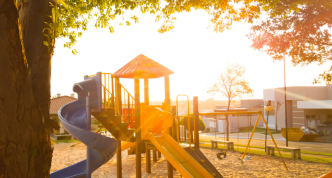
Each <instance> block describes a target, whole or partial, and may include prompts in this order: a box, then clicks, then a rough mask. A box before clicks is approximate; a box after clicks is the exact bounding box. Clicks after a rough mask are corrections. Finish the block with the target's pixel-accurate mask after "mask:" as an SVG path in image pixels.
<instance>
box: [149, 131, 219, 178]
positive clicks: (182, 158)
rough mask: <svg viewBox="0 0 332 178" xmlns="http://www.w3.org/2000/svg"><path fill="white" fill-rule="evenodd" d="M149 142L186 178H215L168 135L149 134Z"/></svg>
mask: <svg viewBox="0 0 332 178" xmlns="http://www.w3.org/2000/svg"><path fill="white" fill-rule="evenodd" d="M148 137H149V140H150V141H151V142H152V144H153V145H154V146H155V147H156V148H157V149H158V150H159V151H160V152H161V153H162V154H163V155H164V156H165V158H166V159H167V160H168V161H169V162H170V163H171V164H172V166H173V167H174V168H175V169H176V170H177V171H179V172H180V174H181V175H182V176H184V177H185V178H193V177H195V178H213V176H212V175H211V174H210V173H209V172H208V171H207V170H206V169H204V168H203V167H202V166H201V165H200V164H199V163H198V162H196V160H195V159H194V158H192V157H191V156H190V155H189V154H188V153H187V152H186V151H185V150H184V149H183V148H182V147H181V146H180V145H178V143H177V142H176V141H175V140H174V139H173V138H172V137H171V136H169V135H168V134H167V133H165V132H161V134H158V135H153V134H152V133H149V136H148Z"/></svg>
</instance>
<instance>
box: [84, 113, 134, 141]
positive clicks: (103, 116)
mask: <svg viewBox="0 0 332 178" xmlns="http://www.w3.org/2000/svg"><path fill="white" fill-rule="evenodd" d="M91 114H92V115H93V116H94V117H95V118H96V119H97V120H98V121H99V122H100V123H101V124H102V125H103V126H104V127H105V128H106V129H107V130H108V131H109V132H111V133H112V135H113V136H114V137H115V138H116V139H117V140H121V141H127V142H135V137H134V132H135V131H134V130H133V129H128V124H127V123H122V122H121V116H118V115H116V114H115V110H114V109H113V108H110V109H107V110H106V111H105V110H103V109H102V111H101V112H92V113H91Z"/></svg>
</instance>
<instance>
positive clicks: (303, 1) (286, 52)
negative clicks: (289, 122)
mask: <svg viewBox="0 0 332 178" xmlns="http://www.w3.org/2000/svg"><path fill="white" fill-rule="evenodd" d="M257 8H259V9H260V10H261V11H262V13H261V17H262V18H261V19H259V20H256V22H257V23H255V24H254V25H252V27H251V32H250V33H249V34H248V37H249V39H251V41H252V47H253V48H254V49H257V50H262V51H265V52H266V53H267V54H269V55H270V56H271V57H272V58H273V59H274V60H281V59H283V57H284V56H290V57H291V58H292V63H293V65H307V64H310V63H317V64H319V65H321V64H323V63H324V62H326V61H329V60H331V54H332V41H331V27H332V3H331V1H329V0H291V1H290V0H279V1H260V3H258V4H257ZM264 16H266V18H264ZM331 71H332V70H331V69H330V70H329V71H327V72H325V73H323V74H321V75H320V76H319V77H318V79H315V81H314V83H317V82H318V81H322V80H324V81H327V82H331V80H329V78H330V75H331V74H330V72H331Z"/></svg>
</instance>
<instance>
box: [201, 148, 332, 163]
mask: <svg viewBox="0 0 332 178" xmlns="http://www.w3.org/2000/svg"><path fill="white" fill-rule="evenodd" d="M200 146H201V147H207V148H210V147H211V145H210V144H200ZM263 148H264V147H263ZM218 149H226V147H224V146H219V145H218ZM234 151H237V152H240V153H244V151H245V148H234ZM280 151H281V150H280ZM287 151H288V152H289V150H287ZM247 153H248V150H247ZM301 153H302V151H301ZM311 153H315V152H311ZM250 154H257V155H266V153H265V151H261V150H250ZM281 155H282V157H283V158H292V155H291V154H289V153H281ZM319 155H330V154H329V153H326V154H325V153H322V154H319ZM271 156H278V157H279V154H278V152H275V155H271ZM301 160H305V161H312V162H319V163H329V164H331V163H332V159H331V158H317V157H314V156H307V155H301Z"/></svg>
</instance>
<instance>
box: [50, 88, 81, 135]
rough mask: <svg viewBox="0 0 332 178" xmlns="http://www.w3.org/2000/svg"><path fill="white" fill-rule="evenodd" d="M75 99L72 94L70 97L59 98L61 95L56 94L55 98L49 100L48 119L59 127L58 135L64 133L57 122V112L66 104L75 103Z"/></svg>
mask: <svg viewBox="0 0 332 178" xmlns="http://www.w3.org/2000/svg"><path fill="white" fill-rule="evenodd" d="M76 100H77V99H76V98H75V95H74V94H71V95H70V96H61V94H57V95H56V96H54V97H53V98H52V99H51V103H50V117H51V118H52V119H54V120H57V121H58V123H59V125H60V130H59V133H60V134H62V133H65V130H64V128H63V127H62V126H61V124H60V122H59V118H58V112H59V110H60V108H61V107H62V106H64V105H66V104H68V103H71V102H73V101H76ZM54 133H55V134H57V133H58V132H57V131H56V130H55V131H54Z"/></svg>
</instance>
